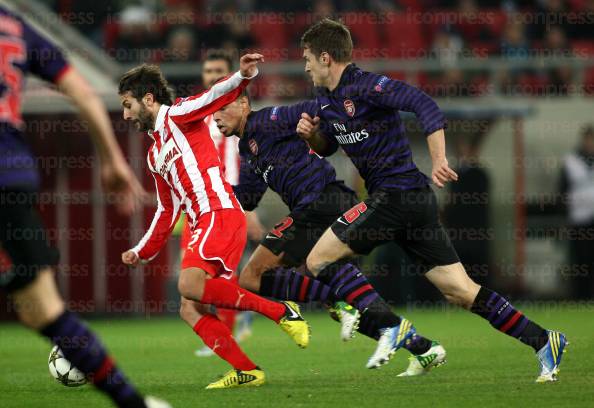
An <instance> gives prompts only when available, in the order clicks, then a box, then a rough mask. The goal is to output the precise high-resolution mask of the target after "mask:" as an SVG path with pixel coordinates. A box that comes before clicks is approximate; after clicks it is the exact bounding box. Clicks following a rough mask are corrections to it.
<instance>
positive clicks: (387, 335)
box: [367, 319, 416, 368]
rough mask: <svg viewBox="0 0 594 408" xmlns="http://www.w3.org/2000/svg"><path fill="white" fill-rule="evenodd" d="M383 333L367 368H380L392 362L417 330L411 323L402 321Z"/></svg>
mask: <svg viewBox="0 0 594 408" xmlns="http://www.w3.org/2000/svg"><path fill="white" fill-rule="evenodd" d="M381 333H382V334H381V336H380V338H379V340H378V341H377V348H376V349H375V352H374V353H373V355H372V356H371V357H370V358H369V360H368V361H367V368H380V367H381V366H382V365H384V364H386V363H387V362H388V361H390V359H391V358H392V357H393V356H394V354H395V353H396V351H398V349H399V348H401V347H402V346H404V344H405V342H406V340H408V339H410V338H411V337H412V336H413V335H414V334H415V333H416V330H415V328H414V327H413V325H412V323H411V322H409V321H408V320H406V319H402V321H401V322H400V324H399V325H398V326H394V327H388V328H386V329H383V330H382V332H381Z"/></svg>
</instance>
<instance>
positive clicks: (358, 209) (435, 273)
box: [297, 19, 567, 382]
mask: <svg viewBox="0 0 594 408" xmlns="http://www.w3.org/2000/svg"><path fill="white" fill-rule="evenodd" d="M301 42H302V47H303V57H304V59H305V71H306V72H307V74H308V75H309V76H310V77H311V79H312V80H313V83H314V85H315V86H316V87H317V89H316V91H317V98H316V99H317V103H318V106H319V111H318V114H317V115H316V116H314V117H312V115H310V114H309V113H307V112H304V114H303V117H302V119H301V120H300V122H299V125H298V127H297V131H298V133H299V134H300V135H301V136H302V137H303V138H304V139H305V140H307V142H308V143H309V145H310V146H311V148H312V149H313V150H315V151H316V152H317V153H319V154H320V155H323V156H328V155H331V154H333V153H334V152H335V151H336V150H337V149H338V147H339V146H340V147H341V148H342V149H343V151H344V152H345V153H346V154H347V155H348V156H349V157H350V158H351V160H352V162H353V164H354V165H355V167H357V169H358V170H359V173H360V174H361V176H362V177H363V179H364V180H365V185H366V188H367V191H368V192H369V198H368V199H367V200H365V201H363V202H361V203H359V204H357V205H356V206H355V207H353V211H352V212H351V213H350V217H349V216H347V215H346V214H345V216H343V217H340V218H338V219H337V220H336V222H335V223H334V224H333V225H332V227H331V228H329V229H328V230H327V231H326V232H325V233H324V235H323V236H322V238H321V239H320V240H319V241H318V242H317V244H316V245H315V247H314V248H313V250H312V252H311V253H310V255H309V256H308V258H307V266H308V268H309V270H310V271H312V272H313V274H314V275H317V277H318V279H320V280H322V281H324V282H327V283H328V284H329V285H330V286H335V285H336V283H335V282H336V281H341V280H343V279H345V277H346V276H347V275H346V274H345V272H344V267H343V265H344V262H345V261H344V259H347V258H349V257H352V256H354V255H355V254H367V253H369V252H370V251H371V250H372V249H373V248H375V247H377V246H379V245H381V244H383V243H385V242H389V241H394V242H396V243H397V244H398V245H399V246H401V247H402V248H403V249H404V250H405V251H406V253H407V254H408V255H410V256H411V258H412V259H413V260H416V262H417V264H418V265H419V267H420V268H422V270H423V271H425V272H426V274H425V276H426V277H427V278H428V279H429V280H430V281H431V282H432V283H433V284H434V285H435V286H436V287H437V288H438V289H439V290H440V291H441V292H442V293H443V295H444V296H445V297H446V299H447V300H448V301H450V302H452V303H454V304H457V305H460V306H462V307H464V308H465V309H468V310H470V311H471V312H473V313H475V314H477V315H479V316H481V317H483V318H484V319H486V320H487V321H488V322H489V323H490V324H491V325H492V326H493V327H495V328H496V329H497V330H499V331H501V332H503V333H506V334H507V335H509V336H512V337H514V338H516V339H518V340H520V341H521V342H522V343H524V344H526V345H528V346H530V347H532V348H533V349H534V350H535V352H536V356H537V359H538V362H539V364H540V375H539V376H538V378H537V379H536V381H537V382H548V381H556V380H557V373H558V371H559V364H560V363H561V357H562V355H563V351H564V349H565V346H566V344H567V340H566V337H565V335H564V334H563V333H560V332H557V331H551V330H545V329H543V328H542V327H541V326H539V325H538V324H536V323H535V322H533V321H531V320H529V319H528V318H527V317H526V316H524V315H523V314H522V313H521V312H520V311H518V310H516V309H515V308H514V307H513V306H512V305H511V303H510V302H509V301H508V300H506V299H505V298H503V297H502V296H501V295H499V294H497V293H495V292H493V291H492V290H490V289H487V288H485V287H481V286H479V285H478V284H476V283H475V282H474V281H472V279H471V278H470V277H469V276H468V275H467V274H466V271H465V270H464V267H463V266H462V264H461V263H460V261H459V259H458V255H457V254H456V251H455V249H454V248H453V246H452V245H451V243H450V240H449V238H448V236H447V233H446V232H445V230H444V228H443V227H442V225H441V223H440V222H439V219H438V207H437V200H436V197H435V194H434V193H433V191H432V189H431V188H430V186H429V185H430V180H429V179H428V178H427V177H426V176H425V175H424V174H423V173H421V172H420V171H419V170H418V168H417V167H416V165H415V163H414V162H413V160H412V152H411V150H410V147H409V144H408V140H407V138H406V135H405V132H404V126H403V123H402V121H401V119H400V115H399V114H398V111H400V110H402V111H408V112H414V113H415V114H416V116H417V118H418V119H419V120H420V122H421V123H422V125H423V128H424V131H425V134H426V135H427V144H428V146H429V152H430V154H431V159H432V162H433V169H432V172H431V177H432V180H433V182H434V183H435V184H436V185H437V186H438V187H443V186H444V184H445V183H447V182H449V181H455V180H457V178H458V176H457V175H456V173H455V172H454V171H453V170H451V169H450V167H449V166H448V161H447V159H446V156H445V136H444V129H445V126H446V122H445V118H444V116H443V114H442V112H441V111H440V110H439V108H438V106H437V104H436V103H435V102H434V101H433V100H432V99H431V98H430V97H429V96H428V95H426V94H425V93H423V92H422V91H420V90H418V89H417V88H414V87H412V86H410V85H407V84H406V83H404V82H401V81H396V80H392V79H389V78H387V77H385V76H382V75H377V74H373V73H370V72H365V71H363V70H361V69H359V68H358V67H357V66H355V65H354V64H353V63H352V62H351V54H352V49H353V43H352V40H351V36H350V33H349V30H348V28H347V27H345V26H344V25H343V24H341V23H339V22H336V21H333V20H330V19H324V20H322V21H320V22H318V23H316V24H314V25H313V26H312V27H310V28H309V29H308V30H307V31H306V32H305V34H304V35H303V37H302V39H301ZM378 232H382V234H378ZM371 237H374V238H373V239H372V238H371ZM351 273H352V272H351ZM333 282H334V283H333ZM414 333H415V328H414V327H413V326H412V324H411V323H410V322H409V321H408V320H406V319H404V318H402V319H401V321H398V322H395V324H393V325H391V326H390V327H388V326H386V327H385V329H384V331H383V335H382V338H381V339H380V341H379V344H378V348H377V350H376V352H375V353H374V355H373V356H372V357H371V358H370V360H369V363H368V367H369V368H374V367H379V366H380V365H381V364H383V363H385V362H387V361H388V360H389V359H390V357H391V355H392V354H394V352H395V351H396V350H398V349H399V348H401V347H402V346H403V345H404V344H405V343H406V341H407V339H408V338H410V336H412V335H414Z"/></svg>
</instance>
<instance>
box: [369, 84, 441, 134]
mask: <svg viewBox="0 0 594 408" xmlns="http://www.w3.org/2000/svg"><path fill="white" fill-rule="evenodd" d="M370 92H371V98H370V101H371V103H373V104H375V105H376V106H381V107H383V108H392V109H396V110H400V111H405V112H413V113H414V114H415V115H416V116H417V118H418V119H419V121H420V122H421V124H422V125H423V129H424V131H425V135H430V134H431V133H433V132H435V131H436V130H439V129H445V128H446V120H445V116H444V115H443V112H442V111H441V109H439V106H437V103H435V101H434V100H433V99H432V98H431V97H430V96H429V95H427V94H426V93H425V92H423V91H421V90H420V89H418V88H415V87H414V86H411V85H408V84H407V83H405V82H402V81H398V80H394V79H389V78H388V77H386V76H380V75H377V79H376V80H374V81H373V82H372V89H371V91H370Z"/></svg>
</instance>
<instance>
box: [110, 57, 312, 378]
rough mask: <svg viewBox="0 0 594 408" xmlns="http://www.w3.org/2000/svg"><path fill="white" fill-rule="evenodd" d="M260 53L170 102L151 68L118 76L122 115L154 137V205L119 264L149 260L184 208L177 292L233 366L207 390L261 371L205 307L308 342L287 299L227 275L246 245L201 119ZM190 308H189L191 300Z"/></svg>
mask: <svg viewBox="0 0 594 408" xmlns="http://www.w3.org/2000/svg"><path fill="white" fill-rule="evenodd" d="M262 60H263V57H262V55H260V54H247V55H244V56H243V57H242V58H241V60H240V70H239V71H238V72H236V73H235V74H233V75H231V76H229V77H226V78H224V79H222V80H221V81H219V82H217V83H216V84H215V85H214V86H213V87H212V88H210V89H209V90H208V91H206V92H203V93H201V94H198V95H195V96H190V97H187V98H183V99H180V100H178V101H177V102H176V103H175V104H173V105H170V104H171V101H172V97H171V93H170V91H169V89H168V88H167V81H166V80H165V79H164V78H163V76H162V73H161V71H160V69H159V68H158V67H157V66H147V65H142V66H140V67H137V68H134V69H132V70H130V71H128V72H127V73H126V74H124V75H123V76H122V78H121V79H120V84H119V89H118V92H119V94H120V98H121V102H122V106H123V117H124V119H125V120H128V121H132V122H133V123H134V124H135V125H136V127H137V129H138V130H142V131H147V132H148V135H149V136H150V137H151V138H152V139H153V140H154V143H153V145H152V146H151V148H150V149H149V152H148V155H147V162H148V166H149V169H150V170H151V173H152V175H153V177H154V179H155V185H156V192H157V204H158V205H157V210H156V212H155V215H154V218H153V221H152V223H151V225H150V227H149V229H148V231H147V233H146V234H145V235H144V237H143V238H142V239H141V240H140V242H139V243H138V244H137V245H136V246H135V247H134V248H132V249H130V250H128V251H126V252H124V253H123V254H122V261H123V262H124V263H125V264H127V265H131V266H134V265H137V264H138V263H139V262H148V261H150V260H151V259H153V258H154V257H155V256H156V255H157V254H158V252H159V250H160V249H161V248H162V247H163V246H164V244H165V242H166V240H167V238H168V237H169V235H170V234H171V231H172V229H173V227H174V226H175V223H176V221H177V219H178V217H179V213H180V211H184V212H185V213H186V215H187V217H188V221H189V223H190V226H191V230H192V239H191V241H190V243H189V245H188V249H187V250H186V253H185V255H184V259H183V260H182V264H181V269H182V270H181V273H180V277H179V281H178V289H179V291H180V294H181V296H183V297H184V298H185V299H189V300H191V301H194V302H198V303H199V304H200V305H202V306H203V307H201V308H200V310H199V311H200V313H199V314H198V316H197V319H196V321H195V322H192V323H191V325H192V327H193V329H194V332H195V333H196V334H197V335H198V336H200V337H201V338H202V340H203V341H204V343H205V344H206V345H208V346H209V347H211V348H212V350H213V351H214V352H215V353H216V354H217V355H218V356H220V357H221V358H223V359H224V360H225V361H227V362H228V363H229V364H231V366H232V367H233V369H232V370H231V371H229V372H228V373H227V374H226V375H225V376H224V377H223V378H221V379H220V380H218V381H215V382H213V383H211V384H209V385H208V386H207V387H206V388H207V389H214V388H231V387H246V386H258V385H261V384H263V383H264V382H265V375H264V372H263V371H262V370H261V369H260V368H259V367H258V366H257V365H256V364H254V363H253V362H252V361H251V360H250V359H249V358H248V357H247V356H246V355H245V354H244V353H243V351H242V350H241V349H240V348H239V346H238V345H237V343H236V342H235V340H234V339H233V337H232V335H231V331H230V330H229V328H228V327H227V326H225V324H223V323H222V322H221V321H220V320H219V319H218V318H217V317H216V315H213V314H211V313H209V309H208V307H206V305H212V306H216V307H219V308H228V309H236V310H253V311H255V312H258V313H260V314H262V315H264V316H266V317H267V318H269V319H270V320H272V321H274V322H275V323H277V324H278V325H279V326H280V327H281V328H282V329H283V330H284V331H285V332H287V334H289V336H291V337H292V338H293V340H294V341H295V342H296V343H297V345H299V346H300V347H303V348H304V347H307V345H308V343H309V327H308V325H307V323H306V322H305V321H304V320H303V318H302V317H301V314H300V313H299V307H298V306H297V305H296V304H294V303H291V302H283V303H281V302H273V301H270V300H267V299H264V298H262V297H260V296H258V295H255V294H253V293H251V292H249V291H247V290H245V289H242V288H240V287H239V286H238V285H237V284H235V283H234V282H232V281H230V278H231V277H232V276H233V273H234V271H235V270H236V269H237V266H238V263H239V260H240V258H241V255H242V253H243V249H244V246H245V243H246V222H245V216H244V213H243V210H242V208H241V206H240V204H239V202H238V201H237V199H236V198H235V195H234V194H233V190H232V188H231V186H230V185H229V184H228V183H227V182H226V181H225V179H224V178H223V177H222V168H221V167H222V166H221V163H220V161H219V157H218V154H217V151H216V148H215V146H214V143H213V141H212V139H211V137H210V133H209V131H208V127H207V125H206V123H205V122H204V118H205V117H207V116H208V115H210V114H212V113H213V112H215V111H216V110H218V109H219V108H221V107H222V106H224V105H226V104H227V103H229V102H231V101H233V100H234V99H235V98H236V97H237V96H238V94H239V93H240V92H241V91H242V90H243V89H244V88H245V87H246V86H247V85H248V83H249V81H250V80H251V79H252V78H254V77H255V76H256V75H257V73H258V69H257V64H258V62H261V61H262ZM191 307H195V306H194V305H192V306H191Z"/></svg>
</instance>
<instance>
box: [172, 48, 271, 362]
mask: <svg viewBox="0 0 594 408" xmlns="http://www.w3.org/2000/svg"><path fill="white" fill-rule="evenodd" d="M232 73H233V61H232V60H231V58H230V57H229V56H228V55H227V54H225V53H223V52H220V51H219V52H217V51H213V52H209V53H208V55H207V56H206V58H205V60H204V63H203V64H202V85H203V87H204V89H208V88H210V87H211V86H213V85H214V84H215V83H216V82H217V81H218V80H219V79H221V78H223V77H226V76H227V75H231V74H232ZM204 122H205V123H206V125H207V126H208V130H209V131H210V137H211V138H212V140H213V142H214V144H215V147H216V149H217V152H218V154H219V160H220V161H221V165H222V169H223V177H224V178H225V179H226V180H227V181H228V182H229V184H231V185H232V186H233V185H235V184H237V183H238V182H239V150H238V148H237V142H238V140H237V139H235V138H227V137H224V136H223V135H222V134H221V132H220V131H219V129H218V128H217V126H216V123H215V121H214V119H213V118H212V115H208V116H207V117H206V118H205V119H204ZM245 219H246V223H247V235H248V239H249V240H260V239H261V236H262V234H263V232H264V227H263V226H262V225H261V224H260V220H259V219H258V216H257V215H256V213H255V212H251V211H248V212H246V213H245ZM180 222H181V223H182V226H181V229H182V235H181V242H180V252H181V254H180V255H181V256H180V259H183V258H184V254H185V251H186V248H187V246H188V244H189V243H190V241H191V239H192V232H191V230H190V226H189V224H188V221H187V219H186V218H185V217H183V219H182V218H180ZM176 228H177V226H176ZM245 257H246V255H245V254H244V255H243V258H244V259H245ZM236 272H237V271H236ZM233 280H234V281H237V274H234V275H233ZM186 302H189V303H192V301H191V300H187V299H183V298H182V307H181V308H180V315H181V318H182V319H183V320H185V321H187V322H191V321H195V320H196V319H197V314H196V313H198V312H197V311H196V310H194V308H192V307H189V305H187V304H186V305H183V303H186ZM213 309H215V310H213V313H216V315H217V317H218V318H219V320H221V321H222V322H223V323H225V325H227V327H229V329H230V330H232V331H233V328H234V327H235V333H234V335H233V337H234V338H235V339H236V340H237V342H238V343H240V342H242V341H243V340H245V339H247V338H248V337H250V336H251V335H252V321H253V317H252V312H241V313H239V314H238V313H237V310H234V309H222V308H218V309H216V308H213ZM194 354H195V355H196V356H197V357H210V356H212V355H214V352H213V351H212V349H211V348H210V347H208V346H206V345H204V346H203V347H202V348H200V349H197V350H196V351H195V352H194Z"/></svg>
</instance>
